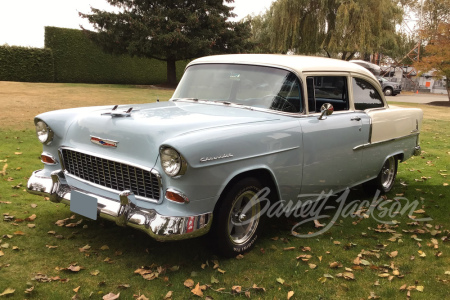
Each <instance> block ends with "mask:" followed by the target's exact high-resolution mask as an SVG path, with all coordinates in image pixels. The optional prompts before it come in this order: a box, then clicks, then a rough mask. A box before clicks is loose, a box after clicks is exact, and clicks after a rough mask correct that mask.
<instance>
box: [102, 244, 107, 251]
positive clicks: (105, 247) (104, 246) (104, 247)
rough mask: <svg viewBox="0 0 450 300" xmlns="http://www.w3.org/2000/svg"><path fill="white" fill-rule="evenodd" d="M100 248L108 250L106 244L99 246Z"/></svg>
mask: <svg viewBox="0 0 450 300" xmlns="http://www.w3.org/2000/svg"><path fill="white" fill-rule="evenodd" d="M100 250H103V251H104V250H109V247H108V246H107V245H103V246H101V247H100Z"/></svg>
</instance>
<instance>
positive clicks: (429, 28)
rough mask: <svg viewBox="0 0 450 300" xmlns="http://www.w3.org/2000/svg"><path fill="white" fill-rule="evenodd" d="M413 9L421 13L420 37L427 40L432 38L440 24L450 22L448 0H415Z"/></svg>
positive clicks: (418, 14) (449, 4)
mask: <svg viewBox="0 0 450 300" xmlns="http://www.w3.org/2000/svg"><path fill="white" fill-rule="evenodd" d="M413 9H414V11H415V13H416V15H417V16H420V15H422V24H421V30H422V33H421V38H422V39H423V40H424V41H425V42H428V41H430V40H432V39H434V34H435V33H437V32H438V31H439V26H440V25H441V24H443V23H444V24H445V23H450V0H416V1H415V2H414V4H413Z"/></svg>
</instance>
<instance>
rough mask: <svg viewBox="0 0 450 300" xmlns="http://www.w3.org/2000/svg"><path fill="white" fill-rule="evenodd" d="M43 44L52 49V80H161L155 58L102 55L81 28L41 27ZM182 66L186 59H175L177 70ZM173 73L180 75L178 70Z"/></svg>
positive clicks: (153, 81) (114, 81)
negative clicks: (43, 34) (53, 73)
mask: <svg viewBox="0 0 450 300" xmlns="http://www.w3.org/2000/svg"><path fill="white" fill-rule="evenodd" d="M92 34H93V33H92ZM45 47H46V48H50V49H51V50H52V51H53V57H54V60H55V78H56V82H82V83H121V84H159V83H163V82H164V75H165V69H164V65H163V64H162V63H161V62H159V61H158V60H151V59H147V58H138V57H135V58H133V57H131V56H129V55H111V54H106V53H104V52H103V51H102V50H101V49H100V48H99V47H97V46H96V45H95V44H94V43H93V42H92V41H90V40H89V38H87V37H86V35H85V34H84V33H83V31H81V30H76V29H66V28H57V27H45ZM185 65H186V62H183V61H180V62H179V66H180V71H183V69H184V66H185ZM177 75H178V78H180V77H181V75H182V72H179V74H177Z"/></svg>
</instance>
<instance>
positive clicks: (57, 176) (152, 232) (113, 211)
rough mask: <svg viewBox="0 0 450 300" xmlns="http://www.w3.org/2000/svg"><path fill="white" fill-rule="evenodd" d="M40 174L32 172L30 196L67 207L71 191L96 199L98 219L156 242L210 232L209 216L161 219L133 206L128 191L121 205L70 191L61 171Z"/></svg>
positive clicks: (121, 199) (150, 210) (28, 185)
mask: <svg viewBox="0 0 450 300" xmlns="http://www.w3.org/2000/svg"><path fill="white" fill-rule="evenodd" d="M41 172H42V170H38V171H35V172H33V174H32V175H31V177H30V179H29V181H28V184H27V191H28V192H29V193H31V194H35V195H40V196H46V197H50V200H51V201H52V202H56V203H64V204H68V205H70V196H71V191H72V190H77V191H79V192H81V193H84V194H86V195H89V196H92V197H95V198H97V214H98V216H99V217H100V218H103V219H107V220H110V221H113V222H115V223H116V224H118V225H120V226H128V227H133V228H136V229H139V230H141V231H143V232H145V233H147V234H148V235H149V236H151V237H152V238H154V239H155V240H158V241H173V240H182V239H188V238H194V237H198V236H201V235H204V234H206V233H207V232H208V231H209V229H210V228H211V224H212V218H213V215H212V212H208V213H203V214H199V215H194V216H185V217H178V216H164V215H160V214H158V212H157V211H156V210H154V209H144V208H141V207H139V206H137V205H136V204H135V200H134V195H133V194H132V193H131V192H129V191H122V192H121V193H120V194H119V199H120V201H117V199H110V198H107V197H102V196H99V195H95V194H92V193H90V192H87V191H83V190H80V189H74V188H71V187H70V186H69V185H68V184H67V181H66V180H65V177H64V173H63V172H62V171H61V170H57V171H54V172H52V174H51V177H47V176H42V175H40V173H41Z"/></svg>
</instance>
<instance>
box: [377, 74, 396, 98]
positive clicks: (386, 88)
mask: <svg viewBox="0 0 450 300" xmlns="http://www.w3.org/2000/svg"><path fill="white" fill-rule="evenodd" d="M377 79H378V82H379V83H380V84H381V88H382V89H383V93H384V95H386V96H397V95H398V94H400V93H401V92H402V85H401V84H400V83H397V82H392V81H389V80H387V79H386V78H384V77H380V76H377Z"/></svg>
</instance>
